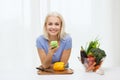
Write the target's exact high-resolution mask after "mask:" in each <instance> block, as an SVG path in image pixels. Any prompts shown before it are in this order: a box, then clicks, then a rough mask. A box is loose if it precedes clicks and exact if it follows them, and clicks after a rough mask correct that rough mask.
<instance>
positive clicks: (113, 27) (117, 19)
mask: <svg viewBox="0 0 120 80" xmlns="http://www.w3.org/2000/svg"><path fill="white" fill-rule="evenodd" d="M51 11H57V12H59V13H61V14H62V15H63V17H64V19H65V23H66V31H67V32H68V33H70V35H71V36H72V39H73V49H72V53H71V57H70V60H69V62H70V66H71V67H75V66H78V67H81V64H80V63H79V61H78V59H77V57H78V56H79V51H80V47H81V46H84V47H85V46H86V43H87V42H88V41H90V40H94V39H95V38H96V37H98V39H99V41H100V43H101V45H100V47H101V48H102V49H104V50H105V51H106V54H107V57H106V59H105V61H104V63H103V67H105V68H109V67H119V66H120V59H119V57H120V54H119V50H120V47H119V45H120V42H119V41H120V36H119V34H120V31H119V30H120V1H119V0H0V79H1V80H8V79H9V80H16V79H17V78H18V77H19V78H18V79H22V80H27V79H29V80H34V78H33V77H29V76H32V75H33V74H36V70H35V67H37V66H39V65H40V60H39V57H38V54H37V50H36V47H35V45H36V44H35V40H36V38H37V37H38V36H39V35H40V34H42V27H43V22H44V18H45V16H46V14H47V13H48V12H51ZM14 75H16V77H15V76H14ZM6 76H9V77H8V78H7V77H6Z"/></svg>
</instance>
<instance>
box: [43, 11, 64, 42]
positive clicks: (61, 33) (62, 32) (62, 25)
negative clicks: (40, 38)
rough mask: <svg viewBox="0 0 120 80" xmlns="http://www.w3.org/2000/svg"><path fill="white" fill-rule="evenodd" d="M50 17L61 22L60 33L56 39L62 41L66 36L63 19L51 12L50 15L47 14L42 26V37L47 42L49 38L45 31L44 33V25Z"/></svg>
mask: <svg viewBox="0 0 120 80" xmlns="http://www.w3.org/2000/svg"><path fill="white" fill-rule="evenodd" d="M50 16H55V17H58V18H59V19H60V20H61V31H60V33H59V34H58V39H63V37H64V36H65V35H66V32H65V22H64V19H63V17H62V15H61V14H59V13H57V12H51V13H49V14H48V15H47V16H46V18H45V22H44V26H43V35H44V37H45V38H46V39H47V40H49V36H48V33H47V31H46V23H47V20H48V17H50Z"/></svg>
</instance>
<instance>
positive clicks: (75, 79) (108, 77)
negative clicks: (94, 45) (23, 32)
mask: <svg viewBox="0 0 120 80" xmlns="http://www.w3.org/2000/svg"><path fill="white" fill-rule="evenodd" d="M72 69H73V70H74V74H69V75H38V74H37V72H36V71H37V70H36V69H35V68H34V69H33V68H27V69H24V68H21V69H17V68H16V69H11V70H2V69H1V71H0V80H120V75H119V74H120V67H116V68H103V69H104V72H105V74H104V75H99V74H96V73H91V72H85V71H84V69H83V68H82V67H81V68H79V67H72Z"/></svg>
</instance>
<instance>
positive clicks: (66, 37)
mask: <svg viewBox="0 0 120 80" xmlns="http://www.w3.org/2000/svg"><path fill="white" fill-rule="evenodd" d="M63 40H72V37H71V35H70V34H66V35H65V36H64V38H63Z"/></svg>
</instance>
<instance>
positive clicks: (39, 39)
mask: <svg viewBox="0 0 120 80" xmlns="http://www.w3.org/2000/svg"><path fill="white" fill-rule="evenodd" d="M44 40H45V38H44V36H43V35H40V36H38V37H37V41H44Z"/></svg>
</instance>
